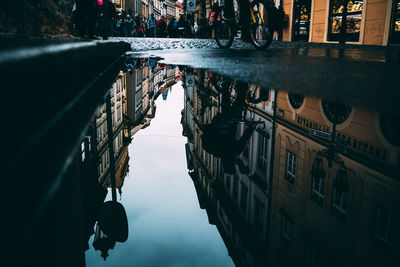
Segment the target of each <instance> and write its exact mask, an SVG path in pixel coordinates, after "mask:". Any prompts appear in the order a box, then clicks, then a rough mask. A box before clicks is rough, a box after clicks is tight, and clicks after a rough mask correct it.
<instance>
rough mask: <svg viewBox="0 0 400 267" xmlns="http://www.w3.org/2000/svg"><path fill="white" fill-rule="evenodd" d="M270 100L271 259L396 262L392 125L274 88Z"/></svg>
mask: <svg viewBox="0 0 400 267" xmlns="http://www.w3.org/2000/svg"><path fill="white" fill-rule="evenodd" d="M277 105H278V107H277V108H278V113H277V114H278V118H277V124H276V144H275V147H276V149H275V164H274V185H273V198H272V203H273V205H272V209H271V212H272V216H271V235H270V236H271V240H270V244H271V246H270V252H271V253H270V255H271V257H270V263H271V264H272V265H274V266H292V265H294V264H298V263H302V264H303V265H305V266H321V265H322V266H377V265H383V266H393V263H395V262H397V263H398V262H399V256H398V253H396V252H395V251H398V247H399V232H398V230H396V229H398V227H399V221H398V219H399V215H400V214H399V209H398V208H397V206H398V203H399V200H400V194H399V185H400V184H399V180H398V178H399V160H398V146H397V147H396V145H398V144H396V143H391V141H390V140H391V139H393V135H394V133H395V131H394V130H393V129H395V127H396V126H395V125H389V124H390V120H386V117H385V115H384V114H379V113H377V112H372V111H368V110H364V109H360V108H355V107H347V106H344V105H340V104H335V103H331V102H328V101H324V100H321V99H317V98H312V97H304V96H302V95H296V94H288V93H283V92H280V93H279V94H278V100H277ZM389 129H392V130H389ZM332 135H334V136H335V138H334V139H332ZM329 165H331V167H330V166H329ZM272 244H273V245H272Z"/></svg>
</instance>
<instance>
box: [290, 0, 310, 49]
mask: <svg viewBox="0 0 400 267" xmlns="http://www.w3.org/2000/svg"><path fill="white" fill-rule="evenodd" d="M293 11H294V12H293V13H294V16H293V19H294V21H293V41H306V42H308V37H309V35H310V11H311V0H295V3H294V10H293Z"/></svg>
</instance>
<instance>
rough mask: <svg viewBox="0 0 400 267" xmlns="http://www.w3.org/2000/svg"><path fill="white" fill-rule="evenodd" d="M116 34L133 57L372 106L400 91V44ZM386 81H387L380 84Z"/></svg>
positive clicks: (383, 103) (280, 88)
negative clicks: (227, 43)
mask: <svg viewBox="0 0 400 267" xmlns="http://www.w3.org/2000/svg"><path fill="white" fill-rule="evenodd" d="M113 39H116V40H123V41H127V42H129V43H130V44H131V47H132V52H130V53H129V55H130V57H140V58H150V57H155V58H159V59H160V60H161V61H160V62H162V63H166V64H173V65H185V66H190V67H193V68H202V69H209V70H212V71H214V72H217V73H220V74H222V75H225V76H227V77H231V78H232V79H239V80H243V81H246V82H252V83H256V84H260V85H263V86H265V87H269V88H274V89H279V90H285V91H293V92H298V91H299V90H300V91H301V92H306V94H309V95H314V96H318V97H325V98H329V99H332V100H337V101H344V102H345V103H347V104H349V105H354V104H357V102H358V101H360V99H361V100H362V101H361V102H363V103H366V104H367V105H369V106H378V107H382V108H385V107H387V106H388V105H387V103H388V101H389V102H391V101H393V103H392V104H395V103H394V101H395V99H397V98H398V97H399V95H398V92H397V91H396V90H392V89H393V87H394V86H395V85H396V84H399V83H400V80H399V77H398V75H397V74H396V70H397V67H393V65H396V66H398V65H399V62H400V50H399V49H398V48H396V47H362V46H352V45H346V47H345V48H342V47H341V46H339V45H337V44H316V43H295V42H273V43H272V44H271V46H270V47H269V48H268V49H266V50H265V51H259V50H256V49H254V48H253V47H252V46H251V45H250V44H247V43H244V42H243V41H241V40H235V41H234V43H233V47H232V48H231V49H220V48H218V46H217V44H216V42H215V40H204V39H154V38H113ZM377 73H380V75H376V74H377ZM338 74H340V75H339V76H338ZM382 84H386V85H387V87H385V88H381V85H382ZM300 88H301V89H300ZM321 88H324V90H321ZM349 88H351V90H352V94H351V95H349V94H348V90H349ZM382 91H384V92H385V93H384V94H382ZM371 96H374V97H371ZM364 98H365V99H364ZM389 106H390V105H389Z"/></svg>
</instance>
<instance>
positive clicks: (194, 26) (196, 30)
mask: <svg viewBox="0 0 400 267" xmlns="http://www.w3.org/2000/svg"><path fill="white" fill-rule="evenodd" d="M193 31H194V38H199V25H197V22H194V25H193Z"/></svg>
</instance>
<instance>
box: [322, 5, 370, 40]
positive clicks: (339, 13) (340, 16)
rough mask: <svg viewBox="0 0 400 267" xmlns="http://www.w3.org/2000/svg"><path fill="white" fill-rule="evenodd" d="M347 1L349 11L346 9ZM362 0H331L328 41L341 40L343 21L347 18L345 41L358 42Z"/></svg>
mask: <svg viewBox="0 0 400 267" xmlns="http://www.w3.org/2000/svg"><path fill="white" fill-rule="evenodd" d="M345 3H347V12H346V10H345V9H344V6H345ZM362 10H363V1H362V0H349V1H347V0H331V1H330V8H329V23H328V27H329V28H328V41H339V40H340V39H341V38H342V35H341V32H340V31H341V27H342V21H344V20H345V19H346V22H347V23H346V37H345V41H351V42H358V41H359V39H360V29H361V19H362Z"/></svg>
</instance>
